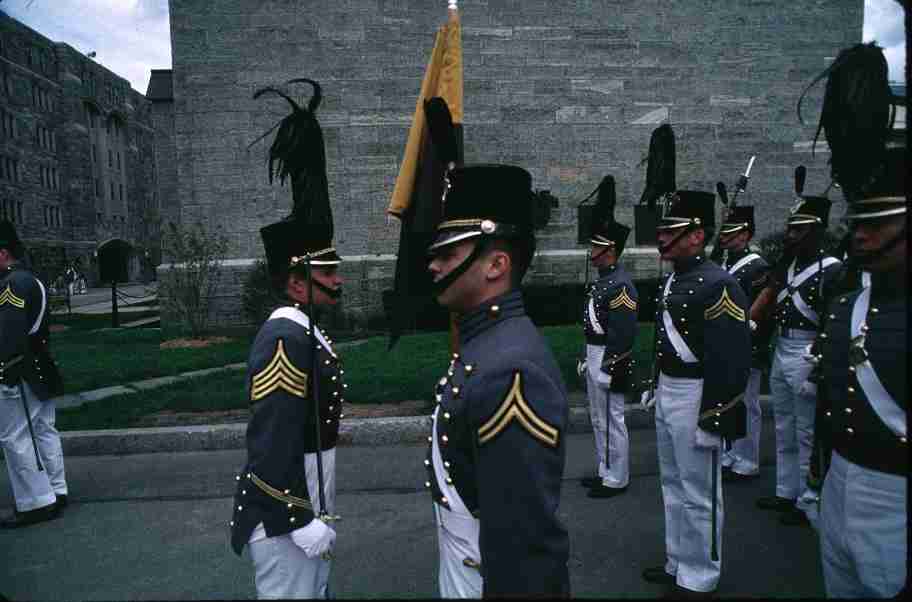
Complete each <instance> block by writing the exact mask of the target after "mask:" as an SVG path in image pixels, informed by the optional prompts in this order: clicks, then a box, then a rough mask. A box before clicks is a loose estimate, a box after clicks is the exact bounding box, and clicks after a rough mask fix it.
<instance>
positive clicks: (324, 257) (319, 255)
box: [288, 247, 342, 268]
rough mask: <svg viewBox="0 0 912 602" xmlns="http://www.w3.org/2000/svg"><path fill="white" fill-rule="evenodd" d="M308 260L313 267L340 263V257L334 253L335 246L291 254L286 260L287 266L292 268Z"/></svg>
mask: <svg viewBox="0 0 912 602" xmlns="http://www.w3.org/2000/svg"><path fill="white" fill-rule="evenodd" d="M308 259H309V260H310V265H312V266H314V267H325V266H331V265H339V264H340V263H342V258H341V257H339V255H338V253H336V248H335V247H327V248H325V249H320V250H318V251H314V252H313V253H305V254H304V255H293V256H292V257H290V258H289V260H288V267H289V268H293V267H297V266H299V265H306V264H307V263H308Z"/></svg>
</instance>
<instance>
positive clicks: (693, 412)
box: [643, 190, 751, 597]
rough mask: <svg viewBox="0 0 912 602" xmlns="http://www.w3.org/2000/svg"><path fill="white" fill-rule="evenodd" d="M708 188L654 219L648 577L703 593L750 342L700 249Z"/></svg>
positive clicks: (733, 288)
mask: <svg viewBox="0 0 912 602" xmlns="http://www.w3.org/2000/svg"><path fill="white" fill-rule="evenodd" d="M714 202H715V195H713V194H712V193H708V192H700V191H690V190H680V191H678V192H676V193H672V194H671V195H670V198H669V199H668V202H667V203H666V204H667V205H669V207H668V210H667V212H666V214H665V215H664V216H663V217H662V219H661V221H660V223H659V226H658V242H659V252H660V254H661V257H662V259H664V260H668V261H672V262H673V263H674V272H673V273H672V274H671V275H669V277H668V279H667V280H666V281H665V283H664V287H663V290H662V291H661V292H660V295H661V300H660V303H659V309H658V311H659V315H657V316H656V326H657V328H658V329H659V334H658V351H657V357H656V360H655V361H656V362H657V364H658V371H659V376H658V382H657V388H656V398H657V399H656V402H655V407H656V433H657V439H658V453H659V469H660V474H661V484H662V498H663V501H664V503H665V553H666V562H665V565H664V566H658V567H653V568H649V569H646V570H645V571H644V572H643V578H644V579H646V580H647V581H649V582H652V583H664V584H676V586H675V589H676V592H677V594H678V595H682V596H696V597H699V596H701V595H707V594H708V592H712V591H714V590H715V589H716V586H717V584H718V582H719V576H720V571H721V567H722V560H721V559H722V550H721V548H722V525H723V507H722V490H721V487H720V484H719V479H720V478H721V465H720V463H719V454H720V453H721V446H722V439H723V438H725V439H727V440H729V441H736V440H737V439H740V438H741V437H743V436H744V434H745V430H746V424H745V423H746V414H745V407H744V403H743V397H744V390H745V387H746V385H747V381H748V376H749V373H750V363H751V347H750V331H749V327H748V321H747V298H746V296H745V294H744V291H743V290H742V289H741V285H740V284H738V281H737V280H736V279H735V278H734V277H733V276H732V275H731V274H729V273H728V272H726V271H725V270H723V269H722V268H720V267H719V266H718V265H716V264H715V263H713V262H711V261H707V259H706V257H705V249H704V247H705V244H706V239H707V237H708V236H707V235H708V233H711V231H712V227H713V224H714V222H715V220H714V212H713V205H714Z"/></svg>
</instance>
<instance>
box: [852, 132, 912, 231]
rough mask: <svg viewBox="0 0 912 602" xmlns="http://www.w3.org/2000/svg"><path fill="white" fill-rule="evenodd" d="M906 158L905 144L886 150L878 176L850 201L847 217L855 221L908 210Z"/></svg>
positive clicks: (900, 213) (898, 213) (897, 213)
mask: <svg viewBox="0 0 912 602" xmlns="http://www.w3.org/2000/svg"><path fill="white" fill-rule="evenodd" d="M906 158H907V156H906V149H905V148H904V147H895V148H890V149H888V150H887V155H886V158H885V160H884V162H883V164H882V169H881V171H880V173H879V174H878V176H876V177H875V179H874V180H873V181H872V182H871V184H870V185H869V186H868V187H867V189H866V190H865V191H864V194H862V195H860V196H859V197H857V198H855V199H853V200H852V201H850V203H849V210H848V212H847V213H846V217H845V218H846V220H848V221H849V222H853V221H859V220H869V219H877V218H879V217H887V216H890V215H902V214H904V213H906V208H907V207H908V193H909V188H908V174H909V165H908V163H907V162H906Z"/></svg>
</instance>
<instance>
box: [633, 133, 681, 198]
mask: <svg viewBox="0 0 912 602" xmlns="http://www.w3.org/2000/svg"><path fill="white" fill-rule="evenodd" d="M676 189H677V185H676V184H675V137H674V131H673V130H672V129H671V125H669V124H667V123H664V124H662V125H660V126H659V127H657V128H656V129H655V130H653V132H652V136H651V137H650V139H649V156H648V157H647V164H646V188H645V189H644V190H643V196H641V197H640V204H643V203H646V206H647V207H649V209H650V210H652V209H655V204H656V200H657V199H658V198H659V197H660V196H662V195H663V194H669V193H672V192H674V191H675V190H676Z"/></svg>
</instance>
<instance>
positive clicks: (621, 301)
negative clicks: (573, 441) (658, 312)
mask: <svg viewBox="0 0 912 602" xmlns="http://www.w3.org/2000/svg"><path fill="white" fill-rule="evenodd" d="M621 306H623V307H626V308H627V309H629V310H630V311H636V309H637V302H636V301H634V300H633V299H631V298H630V295H628V294H627V287H626V286H625V287H624V288H623V289H622V290H621V292H620V293H618V296H617V297H615V298H614V299H612V300H611V303H609V304H608V307H609V308H610V309H617V308H619V307H621Z"/></svg>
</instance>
